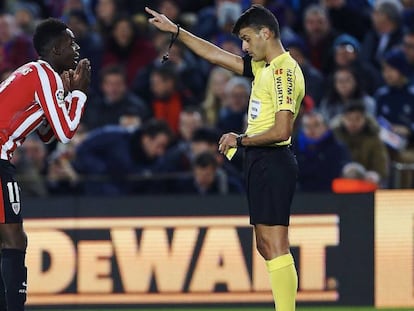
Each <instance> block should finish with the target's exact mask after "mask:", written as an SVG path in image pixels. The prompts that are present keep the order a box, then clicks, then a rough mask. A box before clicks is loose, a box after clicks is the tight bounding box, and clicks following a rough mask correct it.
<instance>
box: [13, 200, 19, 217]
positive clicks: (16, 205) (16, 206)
mask: <svg viewBox="0 0 414 311" xmlns="http://www.w3.org/2000/svg"><path fill="white" fill-rule="evenodd" d="M11 206H12V209H13V212H14V213H15V214H16V215H18V214H19V212H20V203H12V204H11Z"/></svg>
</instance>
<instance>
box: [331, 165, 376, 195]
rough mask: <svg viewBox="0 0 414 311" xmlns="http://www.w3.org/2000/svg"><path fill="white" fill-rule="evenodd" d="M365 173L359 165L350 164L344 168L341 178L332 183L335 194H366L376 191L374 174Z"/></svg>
mask: <svg viewBox="0 0 414 311" xmlns="http://www.w3.org/2000/svg"><path fill="white" fill-rule="evenodd" d="M372 173H373V172H367V170H366V169H365V168H364V167H363V166H362V165H361V164H359V163H356V162H351V163H348V164H346V165H345V166H344V168H343V170H342V176H341V177H339V178H335V179H334V180H333V182H332V191H333V192H335V193H367V192H373V191H375V190H377V189H378V184H377V182H376V181H375V180H376V178H378V177H377V176H375V174H376V173H374V174H372Z"/></svg>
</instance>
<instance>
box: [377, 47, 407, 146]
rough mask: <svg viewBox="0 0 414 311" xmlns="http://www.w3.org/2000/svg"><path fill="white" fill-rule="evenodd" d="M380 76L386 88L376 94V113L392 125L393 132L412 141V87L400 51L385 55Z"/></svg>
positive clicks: (404, 59) (404, 60) (405, 63)
mask: <svg viewBox="0 0 414 311" xmlns="http://www.w3.org/2000/svg"><path fill="white" fill-rule="evenodd" d="M382 74H383V76H384V80H385V83H386V86H384V87H382V88H380V89H379V90H378V91H377V93H376V101H377V112H378V115H379V116H382V117H384V118H385V119H387V120H388V121H389V122H391V124H392V125H393V130H394V131H395V132H396V133H397V134H399V135H401V136H404V137H406V138H409V139H412V138H413V136H412V134H413V132H414V107H413V102H414V87H413V86H412V85H409V84H408V77H409V76H410V74H411V70H410V68H409V65H408V63H407V60H406V58H405V55H404V53H403V52H402V51H400V50H393V51H390V52H388V53H387V54H385V56H384V60H383V64H382Z"/></svg>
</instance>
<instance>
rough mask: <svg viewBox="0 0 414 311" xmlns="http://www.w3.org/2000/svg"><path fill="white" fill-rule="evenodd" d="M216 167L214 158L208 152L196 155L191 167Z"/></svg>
mask: <svg viewBox="0 0 414 311" xmlns="http://www.w3.org/2000/svg"><path fill="white" fill-rule="evenodd" d="M217 166H218V163H217V159H216V156H215V155H214V154H213V153H211V152H210V151H204V152H202V153H200V154H199V155H197V156H196V157H195V159H194V162H193V167H201V168H206V167H214V168H216V167H217Z"/></svg>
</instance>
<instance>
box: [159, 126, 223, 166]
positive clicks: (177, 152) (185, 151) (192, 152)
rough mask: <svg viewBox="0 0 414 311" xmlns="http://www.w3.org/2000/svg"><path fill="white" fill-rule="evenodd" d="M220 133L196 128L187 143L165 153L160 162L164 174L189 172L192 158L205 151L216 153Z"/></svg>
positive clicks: (212, 129) (209, 129)
mask: <svg viewBox="0 0 414 311" xmlns="http://www.w3.org/2000/svg"><path fill="white" fill-rule="evenodd" d="M219 139H220V133H219V132H218V131H217V130H216V129H214V128H209V127H199V128H197V129H196V130H195V131H194V132H193V134H192V135H191V138H190V139H189V140H188V141H183V142H181V143H178V144H177V145H176V146H174V147H173V148H171V149H170V150H168V151H167V153H166V154H165V156H164V158H163V159H162V161H161V163H162V164H161V168H162V170H163V171H164V172H168V173H172V172H189V171H190V170H191V165H192V162H193V160H194V158H195V157H196V156H197V155H198V154H200V153H202V152H205V151H209V152H211V153H216V152H217V142H218V140H219Z"/></svg>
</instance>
